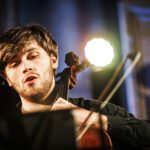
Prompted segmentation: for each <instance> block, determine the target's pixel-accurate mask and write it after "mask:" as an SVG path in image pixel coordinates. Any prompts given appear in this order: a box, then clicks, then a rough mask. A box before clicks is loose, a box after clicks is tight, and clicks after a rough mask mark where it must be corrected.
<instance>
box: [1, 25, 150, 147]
mask: <svg viewBox="0 0 150 150" xmlns="http://www.w3.org/2000/svg"><path fill="white" fill-rule="evenodd" d="M57 50H58V47H57V43H56V42H55V41H54V40H53V39H52V37H51V35H50V34H49V32H48V31H47V29H45V28H44V27H42V26H38V25H32V26H24V27H18V28H12V29H10V30H8V31H6V32H5V33H3V34H2V35H1V37H0V70H1V75H2V76H3V77H4V78H5V79H6V80H7V82H8V84H9V86H10V87H12V88H14V89H15V90H16V91H17V92H18V94H19V96H20V99H21V105H19V106H18V110H19V111H20V113H22V114H26V113H33V112H43V111H56V110H61V109H72V113H73V116H74V120H75V122H76V126H80V125H81V124H82V123H83V122H84V120H85V119H86V117H87V116H88V114H89V112H90V111H88V110H91V109H93V108H94V110H95V112H94V113H93V114H92V116H91V117H90V119H89V120H88V122H87V124H93V125H94V127H100V125H99V119H98V118H99V115H98V112H99V105H100V103H99V102H98V101H97V100H85V99H84V98H69V101H67V100H65V99H63V98H62V97H59V94H56V95H57V96H56V97H55V98H54V99H52V98H51V95H52V93H54V92H56V93H57V90H58V89H57V88H55V87H56V84H55V71H56V69H57V65H58V58H57ZM101 113H102V115H101V119H102V122H103V128H104V130H105V131H107V132H108V133H109V134H110V136H111V139H112V142H113V146H114V148H116V149H124V148H125V149H127V148H128V149H129V148H130V149H134V148H138V149H144V148H150V123H149V121H144V120H139V119H137V118H135V117H134V116H133V115H132V114H130V113H128V112H127V111H126V110H124V109H123V108H121V107H119V106H116V105H114V104H111V103H109V104H108V105H107V106H106V107H105V108H104V109H103V110H102V111H101ZM87 124H86V125H87Z"/></svg>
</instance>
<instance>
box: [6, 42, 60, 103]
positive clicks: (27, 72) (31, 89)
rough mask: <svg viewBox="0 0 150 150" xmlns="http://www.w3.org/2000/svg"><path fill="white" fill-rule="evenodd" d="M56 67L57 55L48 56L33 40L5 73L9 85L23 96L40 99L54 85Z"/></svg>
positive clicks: (7, 67) (8, 66)
mask: <svg viewBox="0 0 150 150" xmlns="http://www.w3.org/2000/svg"><path fill="white" fill-rule="evenodd" d="M56 68H57V59H56V57H55V56H54V55H53V54H51V56H48V54H47V53H46V51H45V50H44V49H43V48H42V47H40V46H39V45H38V44H37V42H36V41H32V42H30V43H28V44H26V45H25V47H24V49H23V50H21V51H20V52H19V53H18V55H17V57H16V58H14V59H13V60H12V61H11V62H10V63H8V64H7V66H6V68H5V75H6V79H7V81H8V83H9V85H10V86H12V87H13V88H14V89H15V90H16V91H17V92H18V93H19V95H20V96H21V97H23V98H25V99H29V100H32V101H33V100H36V101H40V100H42V99H43V98H45V97H46V96H47V94H49V93H50V92H51V90H52V88H53V86H54V85H53V84H54V73H53V69H56Z"/></svg>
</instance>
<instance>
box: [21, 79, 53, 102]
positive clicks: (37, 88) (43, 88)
mask: <svg viewBox="0 0 150 150" xmlns="http://www.w3.org/2000/svg"><path fill="white" fill-rule="evenodd" d="M52 85H53V79H51V80H50V79H49V80H45V81H43V82H42V81H40V83H38V84H37V83H35V84H33V85H24V88H23V89H24V90H21V91H20V95H21V96H22V97H24V98H25V99H26V100H28V101H32V102H36V103H40V102H42V101H43V99H44V98H45V97H46V95H47V94H48V93H49V91H50V89H51V88H52Z"/></svg>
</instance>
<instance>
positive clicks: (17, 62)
mask: <svg viewBox="0 0 150 150" xmlns="http://www.w3.org/2000/svg"><path fill="white" fill-rule="evenodd" d="M19 64H20V62H19V61H16V62H12V63H10V64H9V66H10V67H12V68H14V67H17V66H18V65H19Z"/></svg>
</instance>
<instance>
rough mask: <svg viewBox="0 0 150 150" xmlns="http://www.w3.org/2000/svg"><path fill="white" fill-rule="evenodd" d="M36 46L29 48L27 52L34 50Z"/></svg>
mask: <svg viewBox="0 0 150 150" xmlns="http://www.w3.org/2000/svg"><path fill="white" fill-rule="evenodd" d="M35 49H36V48H29V49H27V50H26V52H30V51H34V50H35Z"/></svg>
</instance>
